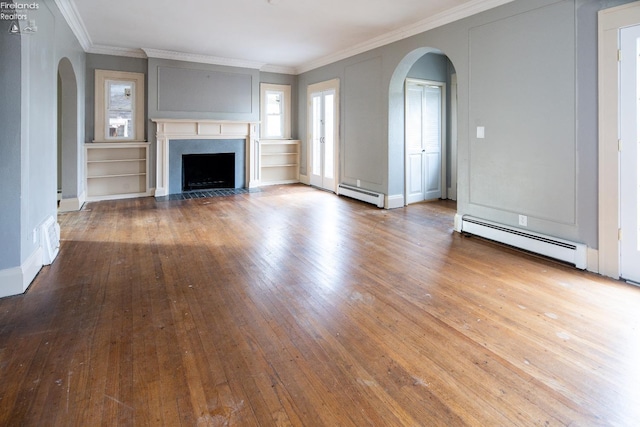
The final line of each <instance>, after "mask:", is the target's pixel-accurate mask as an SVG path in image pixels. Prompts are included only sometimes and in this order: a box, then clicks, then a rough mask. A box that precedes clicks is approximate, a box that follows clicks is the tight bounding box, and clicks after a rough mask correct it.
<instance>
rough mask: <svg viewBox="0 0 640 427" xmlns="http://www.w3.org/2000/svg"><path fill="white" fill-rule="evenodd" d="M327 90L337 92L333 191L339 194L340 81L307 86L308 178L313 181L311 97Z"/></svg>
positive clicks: (327, 81) (328, 81) (335, 80)
mask: <svg viewBox="0 0 640 427" xmlns="http://www.w3.org/2000/svg"><path fill="white" fill-rule="evenodd" d="M327 90H334V91H335V99H334V106H333V107H334V109H335V113H334V114H335V123H334V131H333V134H334V135H333V145H334V147H333V156H334V159H333V176H334V177H335V180H334V188H333V189H332V191H333V192H334V193H337V192H338V185H339V184H340V163H339V159H340V153H339V148H340V79H337V78H336V79H331V80H326V81H323V82H319V83H314V84H310V85H308V86H307V143H306V146H307V177H308V178H309V182H310V181H311V166H312V163H311V161H312V159H311V155H312V149H313V147H311V144H312V143H313V141H312V135H311V131H312V129H313V123H312V119H313V109H312V105H311V102H312V98H311V95H312V94H314V93H317V92H324V91H327Z"/></svg>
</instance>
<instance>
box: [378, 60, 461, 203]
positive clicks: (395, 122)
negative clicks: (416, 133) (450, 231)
mask: <svg viewBox="0 0 640 427" xmlns="http://www.w3.org/2000/svg"><path fill="white" fill-rule="evenodd" d="M430 57H437V58H439V59H441V60H439V61H429V60H428V59H429V58H430ZM432 59H434V58H432ZM421 62H424V63H432V64H433V63H440V64H446V65H445V67H446V69H445V70H439V71H438V70H431V71H430V72H429V71H423V73H425V72H426V75H425V74H421V72H420V71H419V68H420V67H419V65H420V63H421ZM427 67H429V65H427ZM431 67H432V68H433V67H434V66H433V65H431ZM438 67H441V66H438V65H436V66H435V68H438ZM433 73H435V74H436V75H438V77H433V76H434V74H433ZM455 73H456V70H455V66H454V65H453V63H452V62H451V60H450V59H449V57H448V56H446V55H445V54H444V53H443V52H442V51H440V50H438V49H436V48H431V47H422V48H418V49H415V50H413V51H411V52H410V53H408V54H407V55H405V57H404V58H402V60H401V61H400V62H399V63H398V65H397V67H396V69H395V71H394V72H393V74H392V77H391V80H390V84H389V153H388V155H389V165H388V166H389V180H388V183H389V189H388V191H389V193H388V194H389V195H391V196H390V200H389V207H390V208H394V207H402V206H404V205H406V169H405V167H406V151H405V148H406V147H405V83H406V80H407V78H421V79H422V78H423V79H424V80H438V81H442V83H444V84H445V88H446V90H445V94H444V97H445V108H444V113H445V115H446V122H445V124H444V125H443V131H444V132H445V133H446V150H443V156H445V157H443V161H444V163H445V166H444V167H446V179H444V180H443V181H445V182H442V185H443V187H444V188H443V197H442V198H450V199H453V200H455V199H456V198H457V191H456V188H457V96H456V92H457V82H456V75H455Z"/></svg>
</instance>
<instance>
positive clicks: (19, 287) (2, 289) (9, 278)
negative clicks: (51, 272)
mask: <svg viewBox="0 0 640 427" xmlns="http://www.w3.org/2000/svg"><path fill="white" fill-rule="evenodd" d="M42 255H43V253H42V248H41V247H38V248H37V249H36V250H35V251H34V252H33V253H32V254H31V256H30V257H29V258H27V260H26V261H25V262H24V263H23V264H22V265H20V266H18V267H14V268H9V269H6V270H1V271H0V298H4V297H9V296H13V295H20V294H23V293H25V291H26V290H27V289H28V288H29V285H31V282H32V281H33V279H35V277H36V276H37V275H38V272H39V271H40V269H41V268H42V265H43V264H42Z"/></svg>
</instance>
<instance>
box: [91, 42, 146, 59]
mask: <svg viewBox="0 0 640 427" xmlns="http://www.w3.org/2000/svg"><path fill="white" fill-rule="evenodd" d="M87 53H97V54H100V55H115V56H128V57H130V58H146V57H147V55H146V54H145V53H144V51H143V50H142V49H130V48H128V47H115V46H104V45H99V44H94V45H93V46H91V47H90V48H89V50H87Z"/></svg>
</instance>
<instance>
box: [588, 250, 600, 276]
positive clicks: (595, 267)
mask: <svg viewBox="0 0 640 427" xmlns="http://www.w3.org/2000/svg"><path fill="white" fill-rule="evenodd" d="M599 257H600V253H599V251H598V250H597V249H592V248H587V271H590V272H592V273H599V272H600V266H599V259H600V258H599Z"/></svg>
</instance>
